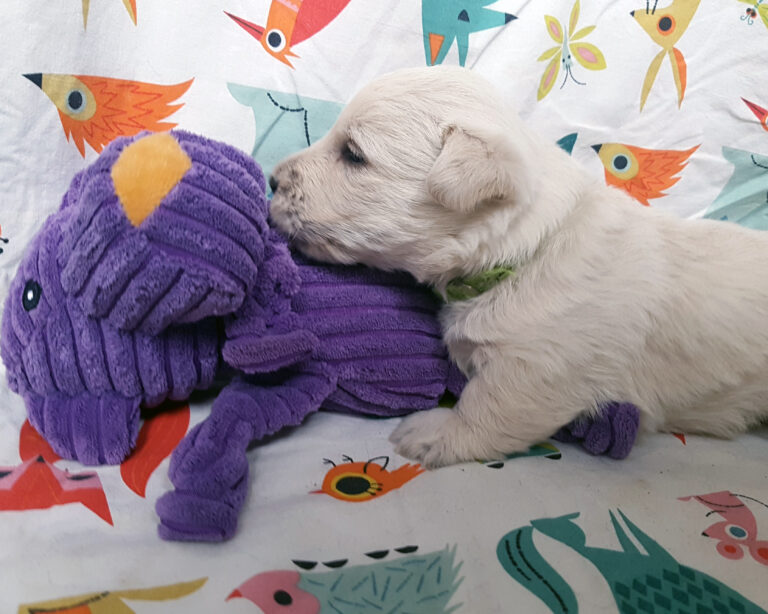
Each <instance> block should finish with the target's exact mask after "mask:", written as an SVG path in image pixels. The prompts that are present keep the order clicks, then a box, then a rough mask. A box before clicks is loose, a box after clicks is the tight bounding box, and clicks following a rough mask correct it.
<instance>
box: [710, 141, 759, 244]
mask: <svg viewBox="0 0 768 614" xmlns="http://www.w3.org/2000/svg"><path fill="white" fill-rule="evenodd" d="M723 157H724V158H725V159H726V160H728V162H730V163H731V164H733V174H732V175H731V178H730V179H729V180H728V183H726V184H725V187H723V189H722V191H721V192H720V194H718V196H717V198H716V199H715V201H714V202H713V203H712V204H711V205H710V206H709V209H707V212H706V213H705V215H704V217H706V218H709V219H713V220H724V221H727V222H735V223H736V224H741V225H742V226H746V227H747V228H754V229H755V230H768V156H767V155H765V154H759V153H752V152H750V151H744V150H743V149H734V148H732V147H723Z"/></svg>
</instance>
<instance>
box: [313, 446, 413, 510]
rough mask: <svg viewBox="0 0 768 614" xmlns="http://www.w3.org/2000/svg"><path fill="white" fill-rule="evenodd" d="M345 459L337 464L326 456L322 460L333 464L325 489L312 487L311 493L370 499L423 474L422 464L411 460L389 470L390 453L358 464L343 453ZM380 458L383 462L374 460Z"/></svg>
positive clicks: (348, 499) (352, 499)
mask: <svg viewBox="0 0 768 614" xmlns="http://www.w3.org/2000/svg"><path fill="white" fill-rule="evenodd" d="M342 459H343V460H344V461H345V462H344V464H342V465H337V464H336V463H334V462H333V461H332V460H329V459H327V458H326V459H323V460H324V462H325V463H327V464H329V465H333V467H332V468H331V469H330V470H329V471H328V473H326V474H325V479H324V480H323V486H322V488H321V489H320V490H313V491H312V492H311V493H310V494H313V495H315V494H320V493H325V494H326V495H330V496H331V497H334V498H336V499H340V500H342V501H370V500H371V499H373V498H374V497H376V496H379V495H385V494H387V493H388V492H391V491H393V490H395V489H396V488H400V487H401V486H402V485H403V484H405V483H406V482H410V481H411V480H412V479H413V478H415V477H416V476H417V475H419V474H421V473H424V469H422V468H421V465H411V464H410V463H406V464H405V465H403V466H402V467H398V468H397V469H395V470H394V471H387V465H388V464H389V457H388V456H377V457H376V458H372V459H370V460H368V461H366V462H358V463H356V462H355V461H353V460H352V459H351V458H349V456H342ZM377 460H383V461H384V464H383V465H380V464H378V463H376V462H374V461H377Z"/></svg>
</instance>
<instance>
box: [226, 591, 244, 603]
mask: <svg viewBox="0 0 768 614" xmlns="http://www.w3.org/2000/svg"><path fill="white" fill-rule="evenodd" d="M242 596H243V594H242V593H241V592H240V591H239V590H237V589H235V590H233V591H232V592H231V593H230V594H229V597H227V598H226V599H225V600H224V601H229V600H230V599H237V598H238V597H242Z"/></svg>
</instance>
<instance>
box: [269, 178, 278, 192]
mask: <svg viewBox="0 0 768 614" xmlns="http://www.w3.org/2000/svg"><path fill="white" fill-rule="evenodd" d="M279 186H280V182H278V180H277V179H275V176H274V175H270V176H269V187H270V189H271V190H272V191H273V192H277V188H278V187H279Z"/></svg>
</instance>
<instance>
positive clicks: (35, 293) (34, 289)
mask: <svg viewBox="0 0 768 614" xmlns="http://www.w3.org/2000/svg"><path fill="white" fill-rule="evenodd" d="M42 295H43V289H42V288H41V287H40V284H39V283H37V282H36V281H35V280H34V279H30V280H29V281H28V282H27V284H26V285H25V286H24V294H22V296H21V304H22V305H24V309H26V310H27V311H32V310H33V309H34V308H35V307H37V304H38V303H39V302H40V297H41V296H42Z"/></svg>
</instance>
